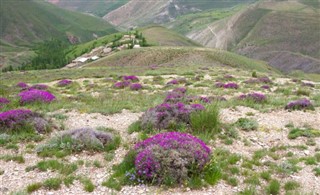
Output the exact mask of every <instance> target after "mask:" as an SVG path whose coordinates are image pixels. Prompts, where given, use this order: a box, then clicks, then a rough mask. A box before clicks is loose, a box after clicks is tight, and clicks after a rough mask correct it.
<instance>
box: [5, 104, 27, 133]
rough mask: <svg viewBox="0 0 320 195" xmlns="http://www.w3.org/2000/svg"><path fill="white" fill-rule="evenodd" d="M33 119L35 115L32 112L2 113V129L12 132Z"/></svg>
mask: <svg viewBox="0 0 320 195" xmlns="http://www.w3.org/2000/svg"><path fill="white" fill-rule="evenodd" d="M31 117H33V113H32V112H31V111H30V110H23V109H18V110H9V111H6V112H2V113H0V129H4V130H6V129H7V130H10V129H12V128H14V127H16V126H17V125H22V124H23V123H25V122H26V121H27V120H28V119H30V118H31Z"/></svg>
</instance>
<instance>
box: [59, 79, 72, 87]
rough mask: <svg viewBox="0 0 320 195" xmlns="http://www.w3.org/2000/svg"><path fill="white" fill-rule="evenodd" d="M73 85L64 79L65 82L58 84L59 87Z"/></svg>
mask: <svg viewBox="0 0 320 195" xmlns="http://www.w3.org/2000/svg"><path fill="white" fill-rule="evenodd" d="M71 83H72V81H71V80H68V79H63V80H61V81H59V82H58V86H59V87H64V86H67V85H70V84H71Z"/></svg>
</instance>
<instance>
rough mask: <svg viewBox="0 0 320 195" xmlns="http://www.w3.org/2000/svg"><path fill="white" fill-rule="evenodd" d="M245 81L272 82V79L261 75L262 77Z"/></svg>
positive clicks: (253, 82) (249, 82)
mask: <svg viewBox="0 0 320 195" xmlns="http://www.w3.org/2000/svg"><path fill="white" fill-rule="evenodd" d="M245 83H247V84H255V83H272V81H271V80H270V79H269V78H268V77H260V78H254V79H249V80H246V81H245Z"/></svg>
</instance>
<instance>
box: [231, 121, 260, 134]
mask: <svg viewBox="0 0 320 195" xmlns="http://www.w3.org/2000/svg"><path fill="white" fill-rule="evenodd" d="M235 125H236V126H237V127H239V128H240V129H241V130H244V131H254V130H257V129H258V126H259V125H258V122H257V121H256V120H254V119H249V118H239V119H238V120H237V122H235Z"/></svg>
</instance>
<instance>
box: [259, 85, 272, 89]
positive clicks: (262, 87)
mask: <svg viewBox="0 0 320 195" xmlns="http://www.w3.org/2000/svg"><path fill="white" fill-rule="evenodd" d="M261 89H270V86H269V85H263V86H261Z"/></svg>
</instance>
